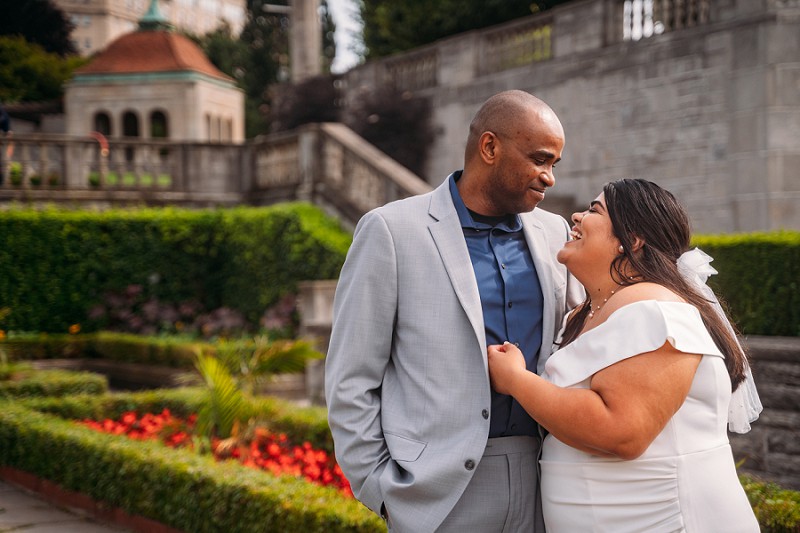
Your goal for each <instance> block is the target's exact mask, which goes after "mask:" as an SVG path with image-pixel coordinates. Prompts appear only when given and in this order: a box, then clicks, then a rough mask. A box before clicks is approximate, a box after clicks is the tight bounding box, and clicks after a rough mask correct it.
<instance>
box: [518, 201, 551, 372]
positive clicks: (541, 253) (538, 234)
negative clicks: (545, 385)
mask: <svg viewBox="0 0 800 533" xmlns="http://www.w3.org/2000/svg"><path fill="white" fill-rule="evenodd" d="M520 218H521V219H522V228H523V232H524V233H525V240H526V241H527V242H528V248H529V249H530V252H531V258H532V259H533V264H534V266H535V267H536V274H537V275H538V276H539V285H540V286H541V288H542V297H543V299H544V301H543V313H542V347H541V349H540V350H539V361H544V359H545V358H547V357H548V356H549V355H550V352H551V351H552V347H553V340H554V339H553V335H554V329H555V323H554V322H555V319H554V316H553V311H552V310H553V309H555V307H556V298H555V293H554V291H555V286H554V283H553V261H554V260H555V258H554V257H551V251H550V246H548V244H547V235H546V232H545V231H544V227H543V226H542V225H541V223H540V222H539V221H538V220H537V219H536V217H535V216H534V215H533V213H522V214H521V215H520Z"/></svg>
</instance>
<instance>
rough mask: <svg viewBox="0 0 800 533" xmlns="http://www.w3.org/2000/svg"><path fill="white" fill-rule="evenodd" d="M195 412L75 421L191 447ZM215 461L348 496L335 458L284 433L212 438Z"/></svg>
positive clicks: (347, 486) (259, 432)
mask: <svg viewBox="0 0 800 533" xmlns="http://www.w3.org/2000/svg"><path fill="white" fill-rule="evenodd" d="M196 420H197V416H196V415H191V416H190V417H189V418H188V419H186V420H182V419H180V418H176V417H173V416H172V414H171V413H170V412H169V410H168V409H164V410H163V411H162V412H161V413H160V414H151V413H147V414H145V415H143V416H142V417H141V418H139V417H138V415H137V414H136V413H134V412H127V413H124V414H123V415H122V416H121V417H120V418H119V420H111V419H108V418H107V419H105V420H103V421H101V422H97V421H95V420H82V421H80V422H79V423H80V424H83V425H84V426H87V427H89V428H92V429H94V430H96V431H101V432H104V433H111V434H114V435H125V436H127V437H129V438H131V439H138V440H161V441H162V442H163V443H164V444H166V445H167V446H170V447H172V448H177V447H186V448H192V431H193V429H194V424H195V421H196ZM211 448H212V449H213V450H214V457H215V458H216V459H217V460H225V459H229V458H233V459H236V460H238V461H239V462H241V463H242V464H243V465H245V466H249V467H251V468H258V469H261V470H267V471H269V472H271V473H273V474H275V475H287V474H288V475H292V476H295V477H300V476H302V477H304V478H305V479H307V480H309V481H311V482H312V483H317V484H319V485H330V486H334V487H337V488H338V489H339V490H340V491H341V492H342V493H343V494H345V495H347V496H350V497H352V496H353V492H352V490H351V489H350V484H349V483H348V482H347V479H346V478H345V477H344V474H342V470H341V469H340V468H339V465H337V464H336V462H335V460H334V459H333V458H332V457H330V456H328V453H327V452H325V451H324V450H315V449H314V448H313V447H312V446H311V443H310V442H304V443H303V445H302V446H296V445H293V444H291V443H290V442H289V439H288V438H287V437H286V435H285V434H283V433H281V434H278V435H275V434H274V433H271V432H270V431H268V430H267V429H264V428H258V429H256V430H255V432H254V435H253V438H252V439H251V440H250V441H249V442H237V443H235V444H232V445H231V441H220V440H219V439H214V440H213V441H212V443H211Z"/></svg>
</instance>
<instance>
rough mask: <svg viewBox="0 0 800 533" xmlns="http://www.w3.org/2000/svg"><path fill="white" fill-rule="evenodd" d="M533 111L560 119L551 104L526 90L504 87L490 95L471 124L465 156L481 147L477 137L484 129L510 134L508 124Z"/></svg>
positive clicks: (516, 122) (466, 157) (548, 118)
mask: <svg viewBox="0 0 800 533" xmlns="http://www.w3.org/2000/svg"><path fill="white" fill-rule="evenodd" d="M531 112H535V113H537V114H538V115H539V116H541V117H542V118H545V119H547V120H553V119H555V120H556V121H557V120H558V118H557V117H556V114H555V112H554V111H553V110H552V109H551V108H550V106H549V105H547V104H546V103H544V102H543V101H542V100H540V99H538V98H536V97H535V96H533V95H532V94H530V93H526V92H525V91H519V90H510V91H503V92H501V93H497V94H496V95H494V96H492V97H490V98H489V99H488V100H486V102H484V104H483V105H482V106H481V108H480V109H479V110H478V112H477V113H476V114H475V117H473V119H472V122H470V124H469V136H468V137H467V146H466V153H465V156H464V159H465V160H466V161H469V159H470V158H471V157H472V156H473V155H474V154H475V151H476V150H477V148H478V139H479V138H480V136H481V135H482V134H483V133H484V132H486V131H491V132H493V133H495V134H498V135H503V134H506V135H510V134H511V132H510V131H508V130H509V128H510V127H512V126H513V125H514V124H518V123H519V121H520V118H521V117H524V116H529V113H531Z"/></svg>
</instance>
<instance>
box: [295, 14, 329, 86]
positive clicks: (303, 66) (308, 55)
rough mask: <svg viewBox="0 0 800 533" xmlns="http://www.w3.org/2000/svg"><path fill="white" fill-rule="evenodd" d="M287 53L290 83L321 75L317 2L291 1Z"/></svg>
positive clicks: (320, 40)
mask: <svg viewBox="0 0 800 533" xmlns="http://www.w3.org/2000/svg"><path fill="white" fill-rule="evenodd" d="M290 5H291V8H292V10H291V15H290V19H291V31H290V32H289V53H290V57H291V65H290V66H291V73H292V76H291V81H292V83H299V82H301V81H303V80H305V79H307V78H311V77H314V76H317V75H319V74H321V73H322V28H321V26H320V23H319V12H318V9H319V0H291V2H290Z"/></svg>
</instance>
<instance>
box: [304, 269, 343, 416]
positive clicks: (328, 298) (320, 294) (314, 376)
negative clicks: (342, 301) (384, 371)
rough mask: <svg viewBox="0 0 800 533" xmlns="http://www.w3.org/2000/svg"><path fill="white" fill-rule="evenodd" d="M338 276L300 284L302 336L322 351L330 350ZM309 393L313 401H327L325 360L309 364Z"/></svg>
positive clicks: (307, 368) (318, 402)
mask: <svg viewBox="0 0 800 533" xmlns="http://www.w3.org/2000/svg"><path fill="white" fill-rule="evenodd" d="M337 281H338V280H335V279H331V280H319V281H304V282H301V283H300V284H299V285H298V295H297V308H298V311H299V312H300V331H299V337H300V338H303V339H307V340H310V341H311V342H312V343H313V345H314V348H315V349H317V350H319V351H320V352H322V353H326V352H327V351H328V342H329V341H330V338H331V325H332V324H333V295H334V293H335V292H336V283H337ZM306 396H307V398H308V399H309V401H311V403H312V404H316V405H325V360H324V359H319V360H316V361H309V362H308V364H307V365H306Z"/></svg>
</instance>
